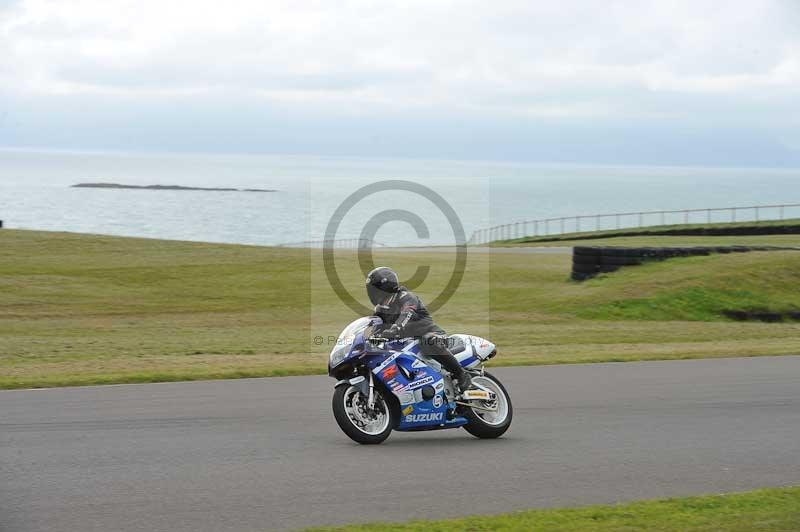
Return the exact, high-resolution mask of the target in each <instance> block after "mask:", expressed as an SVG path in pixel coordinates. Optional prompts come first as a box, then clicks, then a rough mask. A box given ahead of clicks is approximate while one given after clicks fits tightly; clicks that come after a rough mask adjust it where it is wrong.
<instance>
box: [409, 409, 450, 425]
mask: <svg viewBox="0 0 800 532" xmlns="http://www.w3.org/2000/svg"><path fill="white" fill-rule="evenodd" d="M443 419H444V414H443V413H441V412H431V413H430V414H410V415H408V416H406V417H405V421H406V423H419V422H421V421H442V420H443Z"/></svg>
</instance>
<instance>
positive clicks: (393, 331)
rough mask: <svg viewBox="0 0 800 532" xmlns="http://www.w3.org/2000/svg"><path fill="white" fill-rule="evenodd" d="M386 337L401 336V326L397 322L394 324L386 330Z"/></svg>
mask: <svg viewBox="0 0 800 532" xmlns="http://www.w3.org/2000/svg"><path fill="white" fill-rule="evenodd" d="M384 335H385V336H386V338H397V337H399V336H400V326H399V325H397V324H394V325H392V326H391V327H389V328H388V329H386V331H384Z"/></svg>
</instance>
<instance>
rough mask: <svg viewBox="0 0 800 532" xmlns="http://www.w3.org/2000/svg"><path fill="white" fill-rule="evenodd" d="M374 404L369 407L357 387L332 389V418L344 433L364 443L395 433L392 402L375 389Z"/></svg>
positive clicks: (378, 441) (379, 440) (379, 439)
mask: <svg viewBox="0 0 800 532" xmlns="http://www.w3.org/2000/svg"><path fill="white" fill-rule="evenodd" d="M374 393H375V406H374V408H373V409H372V410H370V409H368V408H367V397H365V396H364V395H363V394H362V393H361V391H360V390H359V388H358V387H356V386H347V385H343V386H338V387H337V388H336V389H335V390H334V391H333V400H332V406H333V417H334V418H336V423H337V424H338V425H339V428H340V429H342V432H344V433H345V434H347V436H348V437H349V438H350V439H351V440H353V441H355V442H357V443H360V444H362V445H375V444H378V443H381V442H383V441H384V440H385V439H386V438H388V437H389V434H391V433H392V427H394V425H395V419H394V418H395V414H394V412H393V410H392V408H391V407H390V406H389V403H388V402H387V401H386V399H384V397H383V395H381V393H380V392H379V391H378V390H375V392H374Z"/></svg>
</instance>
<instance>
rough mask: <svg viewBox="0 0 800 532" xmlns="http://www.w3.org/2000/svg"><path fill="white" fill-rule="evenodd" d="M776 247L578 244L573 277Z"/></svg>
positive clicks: (575, 278)
mask: <svg viewBox="0 0 800 532" xmlns="http://www.w3.org/2000/svg"><path fill="white" fill-rule="evenodd" d="M779 249H792V248H781V247H775V246H716V247H710V246H700V247H682V248H651V247H646V248H621V247H601V246H575V247H574V248H572V279H573V280H575V281H584V280H586V279H589V278H591V277H594V276H595V275H597V274H598V273H608V272H613V271H616V270H618V269H620V268H622V267H623V266H636V265H639V264H641V263H642V262H644V261H648V260H664V259H669V258H672V257H690V256H695V255H710V254H711V253H744V252H747V251H769V250H779Z"/></svg>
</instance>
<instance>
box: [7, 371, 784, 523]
mask: <svg viewBox="0 0 800 532" xmlns="http://www.w3.org/2000/svg"><path fill="white" fill-rule="evenodd" d="M496 374H497V375H498V376H499V377H501V378H502V379H503V381H504V382H505V383H506V385H507V387H508V388H509V390H510V392H511V394H512V397H513V399H514V403H515V407H516V412H515V420H514V423H513V425H512V427H511V430H510V431H509V432H508V433H507V436H506V437H504V438H502V439H499V440H494V441H480V440H477V439H474V438H473V437H471V436H469V435H468V434H467V433H466V432H464V431H463V430H450V431H441V432H429V433H412V434H401V433H395V434H393V435H392V436H391V437H390V438H389V440H388V441H387V442H385V443H384V444H383V445H381V446H377V447H362V446H359V445H357V444H354V443H352V442H350V440H348V439H347V438H346V437H345V436H344V435H343V434H342V433H341V432H339V429H338V427H337V426H336V425H335V423H334V421H333V418H332V415H331V413H330V395H331V384H332V381H331V380H330V379H328V378H326V377H289V378H272V379H252V380H238V381H212V382H196V383H171V384H150V385H127V386H106V387H94V388H71V389H53V390H40V391H6V392H0V530H2V531H3V532H10V531H14V532H18V531H32V530H36V531H50V532H54V531H70V532H74V531H77V530H80V531H82V532H89V531H104V532H105V531H111V530H114V531H132V530H136V531H191V532H200V531H209V532H212V531H213V532H223V531H229V530H230V531H256V530H257V531H263V530H271V529H285V528H296V527H302V526H310V525H320V524H335V523H348V522H363V521H370V520H405V519H412V518H435V517H449V516H459V515H465V514H475V513H496V512H504V511H510V510H518V509H523V508H530V507H544V506H556V505H559V506H560V505H580V504H587V503H608V502H614V501H622V500H631V499H643V498H652V497H663V496H680V495H689V494H698V493H718V492H729V491H739V490H748V489H751V488H757V487H762V486H781V485H791V484H795V485H797V484H800V357H766V358H750V359H722V360H691V361H674V362H644V363H620V364H592V365H575V366H549V367H529V368H505V369H498V370H496Z"/></svg>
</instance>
